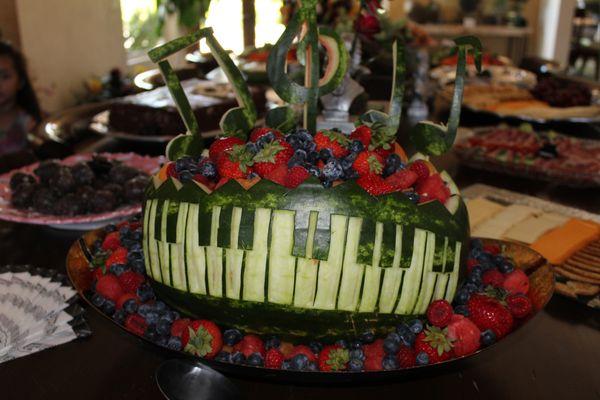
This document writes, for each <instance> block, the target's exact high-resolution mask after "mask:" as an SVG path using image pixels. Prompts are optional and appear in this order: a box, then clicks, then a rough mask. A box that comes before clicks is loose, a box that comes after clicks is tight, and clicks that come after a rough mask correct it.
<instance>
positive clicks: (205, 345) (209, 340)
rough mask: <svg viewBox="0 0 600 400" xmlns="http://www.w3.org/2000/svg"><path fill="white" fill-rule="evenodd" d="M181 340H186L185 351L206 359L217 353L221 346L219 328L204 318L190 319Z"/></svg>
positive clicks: (221, 339) (221, 340) (221, 338)
mask: <svg viewBox="0 0 600 400" xmlns="http://www.w3.org/2000/svg"><path fill="white" fill-rule="evenodd" d="M181 341H182V343H183V342H184V341H185V342H186V345H185V347H184V350H185V351H187V352H188V353H191V354H194V355H196V356H199V357H205V358H208V359H211V358H213V357H214V356H215V355H217V353H218V352H219V351H221V348H222V347H223V336H222V335H221V330H220V329H219V327H218V326H217V325H216V324H215V323H214V322H212V321H208V320H205V319H201V320H196V321H192V322H191V323H190V325H189V326H188V330H187V334H186V331H184V333H183V336H182V338H181Z"/></svg>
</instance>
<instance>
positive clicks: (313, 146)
mask: <svg viewBox="0 0 600 400" xmlns="http://www.w3.org/2000/svg"><path fill="white" fill-rule="evenodd" d="M316 149H317V144H316V143H315V142H305V145H304V150H305V151H306V152H311V151H315V150H316Z"/></svg>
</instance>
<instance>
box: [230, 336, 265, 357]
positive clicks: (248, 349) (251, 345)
mask: <svg viewBox="0 0 600 400" xmlns="http://www.w3.org/2000/svg"><path fill="white" fill-rule="evenodd" d="M233 348H234V349H235V350H236V351H240V352H242V353H243V354H244V356H246V357H249V356H250V354H252V353H260V354H261V355H262V356H263V357H264V356H265V344H264V342H263V341H262V339H261V338H259V337H258V336H256V335H246V336H244V337H243V338H242V340H240V341H239V342H238V343H236V344H235V346H233Z"/></svg>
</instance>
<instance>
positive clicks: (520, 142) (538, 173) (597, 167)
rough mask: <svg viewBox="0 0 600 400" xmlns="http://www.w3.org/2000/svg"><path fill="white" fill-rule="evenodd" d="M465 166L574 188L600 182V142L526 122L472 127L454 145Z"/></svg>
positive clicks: (592, 185)
mask: <svg viewBox="0 0 600 400" xmlns="http://www.w3.org/2000/svg"><path fill="white" fill-rule="evenodd" d="M454 150H455V152H456V154H457V155H458V156H459V158H460V160H461V162H463V163H464V164H466V165H469V166H472V167H475V168H479V169H486V170H491V171H494V172H502V173H506V174H510V175H516V176H522V177H527V178H532V179H539V180H545V181H550V182H555V183H559V184H561V185H565V186H574V187H596V186H598V185H600V144H599V143H598V142H597V141H594V140H586V139H579V138H574V137H570V136H565V135H561V134H559V133H556V132H552V131H550V132H536V131H534V130H533V128H532V127H531V126H530V125H528V124H523V125H521V126H519V127H510V126H507V125H500V126H497V127H486V128H476V129H473V131H472V134H471V135H470V136H469V137H466V138H464V140H462V141H459V142H458V143H457V145H456V146H455V147H454Z"/></svg>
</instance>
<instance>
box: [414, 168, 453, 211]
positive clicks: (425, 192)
mask: <svg viewBox="0 0 600 400" xmlns="http://www.w3.org/2000/svg"><path fill="white" fill-rule="evenodd" d="M416 190H417V193H419V202H420V203H423V202H426V201H430V200H438V201H439V202H440V203H442V204H444V203H445V202H446V200H448V197H450V189H448V188H447V187H446V185H445V184H444V181H443V180H442V178H441V177H440V174H433V175H430V176H428V177H427V178H426V179H425V180H423V181H421V182H419V183H418V184H417V187H416Z"/></svg>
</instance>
